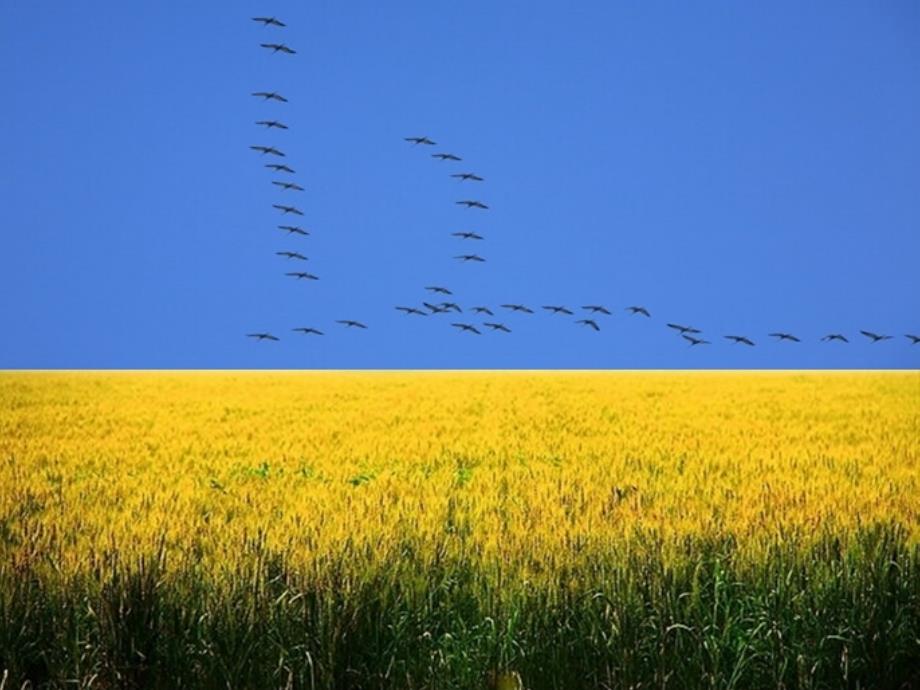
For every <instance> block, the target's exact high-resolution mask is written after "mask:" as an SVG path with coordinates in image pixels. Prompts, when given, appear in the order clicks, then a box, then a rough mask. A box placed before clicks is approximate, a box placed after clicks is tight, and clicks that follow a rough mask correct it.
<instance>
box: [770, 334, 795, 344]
mask: <svg viewBox="0 0 920 690" xmlns="http://www.w3.org/2000/svg"><path fill="white" fill-rule="evenodd" d="M770 337H771V338H776V339H777V340H789V341H791V342H793V343H800V342H802V341H801V340H799V339H798V338H796V337H795V336H794V335H792V334H791V333H771V334H770Z"/></svg>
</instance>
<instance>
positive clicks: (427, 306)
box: [422, 302, 450, 314]
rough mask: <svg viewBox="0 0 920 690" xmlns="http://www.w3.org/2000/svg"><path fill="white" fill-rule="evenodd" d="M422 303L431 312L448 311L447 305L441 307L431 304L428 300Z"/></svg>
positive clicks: (441, 312)
mask: <svg viewBox="0 0 920 690" xmlns="http://www.w3.org/2000/svg"><path fill="white" fill-rule="evenodd" d="M422 305H423V306H424V307H425V308H426V309H430V310H431V313H432V314H446V313H447V312H449V311H450V309H448V308H447V307H442V306H440V305H437V304H431V303H430V302H422Z"/></svg>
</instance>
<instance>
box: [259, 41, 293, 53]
mask: <svg viewBox="0 0 920 690" xmlns="http://www.w3.org/2000/svg"><path fill="white" fill-rule="evenodd" d="M259 45H260V46H262V47H263V48H267V49H268V50H270V51H272V53H286V54H287V55H296V54H297V51H296V50H293V49H292V48H289V47H288V46H286V45H284V44H283V43H260V44H259Z"/></svg>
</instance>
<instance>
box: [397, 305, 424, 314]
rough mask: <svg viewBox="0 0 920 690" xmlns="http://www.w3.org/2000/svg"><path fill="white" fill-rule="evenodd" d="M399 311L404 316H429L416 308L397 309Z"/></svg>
mask: <svg viewBox="0 0 920 690" xmlns="http://www.w3.org/2000/svg"><path fill="white" fill-rule="evenodd" d="M396 309H397V311H401V312H403V313H404V314H418V315H419V316H428V314H427V313H426V312H423V311H422V310H421V309H416V308H415V307H396Z"/></svg>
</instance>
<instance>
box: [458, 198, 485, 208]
mask: <svg viewBox="0 0 920 690" xmlns="http://www.w3.org/2000/svg"><path fill="white" fill-rule="evenodd" d="M456 203H457V205H459V206H466V207H467V208H481V209H483V210H486V209H488V208H489V207H488V206H486V205H485V204H484V203H482V202H481V201H476V200H475V199H464V200H463V201H458V202H456Z"/></svg>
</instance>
